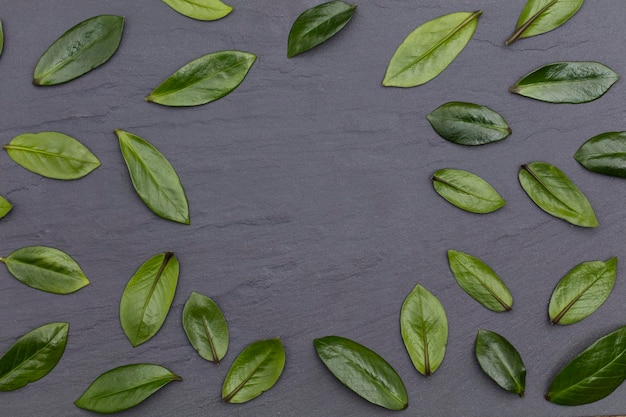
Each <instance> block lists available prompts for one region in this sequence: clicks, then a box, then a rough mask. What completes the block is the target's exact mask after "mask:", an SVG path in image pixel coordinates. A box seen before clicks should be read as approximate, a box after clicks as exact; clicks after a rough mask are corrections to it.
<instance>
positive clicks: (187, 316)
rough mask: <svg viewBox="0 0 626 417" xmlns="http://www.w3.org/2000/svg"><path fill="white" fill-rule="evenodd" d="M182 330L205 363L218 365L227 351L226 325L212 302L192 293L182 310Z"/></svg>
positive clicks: (222, 316)
mask: <svg viewBox="0 0 626 417" xmlns="http://www.w3.org/2000/svg"><path fill="white" fill-rule="evenodd" d="M183 328H184V329H185V333H186V334H187V338H188V339H189V343H191V346H193V348H194V349H195V350H196V351H197V352H198V354H199V355H200V356H201V357H203V358H204V359H206V360H207V361H211V362H215V363H219V362H220V360H222V358H223V357H224V355H226V351H227V350H228V325H227V324H226V319H224V315H223V314H222V311H221V310H220V308H219V307H218V306H217V304H215V302H214V301H213V300H211V299H210V298H209V297H206V296H204V295H202V294H198V293H197V292H192V293H191V295H190V296H189V299H188V300H187V302H186V303H185V308H184V309H183Z"/></svg>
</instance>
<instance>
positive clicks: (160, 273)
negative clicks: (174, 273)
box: [137, 252, 174, 336]
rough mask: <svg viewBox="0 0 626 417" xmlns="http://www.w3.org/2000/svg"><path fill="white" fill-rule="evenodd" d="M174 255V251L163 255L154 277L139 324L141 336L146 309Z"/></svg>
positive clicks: (138, 329)
mask: <svg viewBox="0 0 626 417" xmlns="http://www.w3.org/2000/svg"><path fill="white" fill-rule="evenodd" d="M173 257H174V253H173V252H166V253H165V255H164V256H163V261H161V265H160V266H159V270H158V271H157V273H156V276H155V277H154V279H153V281H152V286H151V287H150V291H149V292H148V296H147V297H146V300H145V302H144V304H143V306H142V308H141V316H140V317H141V320H140V321H139V326H137V336H139V334H140V332H141V327H142V326H143V324H144V317H145V315H146V309H147V308H148V304H150V300H151V299H152V295H153V294H154V291H155V289H156V287H157V285H158V283H159V281H160V280H161V277H162V276H163V273H164V271H165V268H166V267H167V265H168V264H169V261H170V260H171V259H172V258H173Z"/></svg>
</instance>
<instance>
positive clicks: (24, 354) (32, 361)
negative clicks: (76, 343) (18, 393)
mask: <svg viewBox="0 0 626 417" xmlns="http://www.w3.org/2000/svg"><path fill="white" fill-rule="evenodd" d="M69 326H70V325H69V323H48V324H44V325H43V326H41V327H38V328H36V329H34V330H31V331H30V332H28V333H26V334H25V335H24V336H22V337H21V338H20V339H19V340H18V341H17V342H16V343H15V344H14V345H13V346H11V348H10V349H9V350H8V351H7V352H6V353H5V354H4V355H2V357H1V358H0V391H13V390H15V389H18V388H22V387H23V386H24V385H26V384H30V383H31V382H35V381H37V380H39V379H41V378H43V377H44V376H46V375H48V373H50V371H52V370H53V369H54V367H55V366H56V365H57V363H58V362H59V360H60V359H61V356H63V352H64V351H65V345H66V343H67V332H68V330H69Z"/></svg>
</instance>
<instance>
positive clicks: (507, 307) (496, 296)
mask: <svg viewBox="0 0 626 417" xmlns="http://www.w3.org/2000/svg"><path fill="white" fill-rule="evenodd" d="M458 265H459V266H461V267H462V268H463V269H465V271H466V272H467V273H468V274H469V275H471V276H473V277H475V278H476V281H478V282H479V283H480V285H482V287H483V288H484V289H486V290H487V292H488V293H489V294H491V296H492V297H493V298H495V299H496V301H497V302H498V303H500V304H501V305H502V307H503V308H504V309H505V310H507V311H510V310H511V307H510V306H509V305H508V304H507V303H505V302H504V300H502V299H501V298H500V297H499V296H498V295H497V294H496V293H495V292H493V290H492V289H491V288H489V287H488V286H487V284H486V283H485V281H483V280H482V279H480V277H479V276H478V275H476V274H474V273H472V272H471V270H470V269H469V268H468V267H467V266H465V262H464V259H463V260H462V261H458Z"/></svg>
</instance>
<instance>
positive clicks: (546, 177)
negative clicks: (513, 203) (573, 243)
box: [519, 162, 598, 227]
mask: <svg viewBox="0 0 626 417" xmlns="http://www.w3.org/2000/svg"><path fill="white" fill-rule="evenodd" d="M519 182H520V184H521V185H522V188H523V189H524V191H526V193H527V194H528V196H529V197H530V198H531V199H532V200H533V201H534V202H535V204H537V205H538V206H539V208H541V209H542V210H543V211H545V212H546V213H549V214H551V215H553V216H555V217H558V218H559V219H563V220H565V221H567V222H569V223H571V224H574V225H576V226H581V227H597V226H598V220H597V219H596V215H595V213H594V212H593V208H592V207H591V204H589V200H587V197H585V195H584V194H583V193H582V192H581V191H580V190H579V189H578V187H576V186H575V185H574V183H572V182H571V181H570V180H569V178H567V176H566V175H565V174H564V173H563V171H561V170H560V169H558V168H557V167H555V166H554V165H550V164H548V163H546V162H533V163H530V164H527V165H522V168H521V169H520V171H519Z"/></svg>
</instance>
